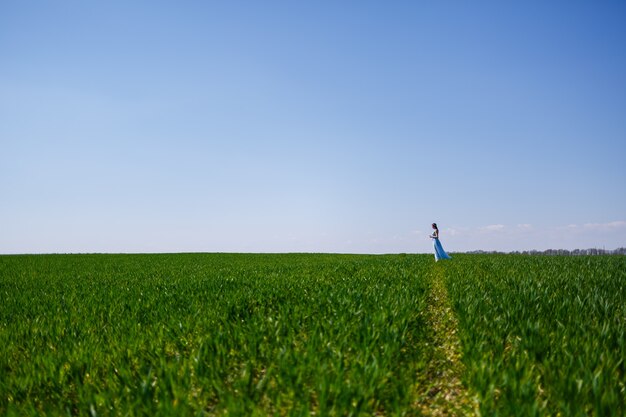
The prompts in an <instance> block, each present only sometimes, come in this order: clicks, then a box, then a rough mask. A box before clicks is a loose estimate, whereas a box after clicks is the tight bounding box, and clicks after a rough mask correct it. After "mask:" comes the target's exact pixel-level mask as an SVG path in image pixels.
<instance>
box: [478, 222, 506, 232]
mask: <svg viewBox="0 0 626 417" xmlns="http://www.w3.org/2000/svg"><path fill="white" fill-rule="evenodd" d="M482 230H483V231H486V232H499V231H501V230H504V225H503V224H490V225H488V226H485V227H483V228H482Z"/></svg>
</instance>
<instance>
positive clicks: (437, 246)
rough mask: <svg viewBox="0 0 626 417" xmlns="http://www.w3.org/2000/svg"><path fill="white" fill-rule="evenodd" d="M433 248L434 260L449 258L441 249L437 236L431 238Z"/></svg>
mask: <svg viewBox="0 0 626 417" xmlns="http://www.w3.org/2000/svg"><path fill="white" fill-rule="evenodd" d="M433 248H435V261H438V260H439V259H451V258H450V255H448V254H447V253H446V251H445V250H443V246H441V242H440V241H439V238H438V237H435V238H433Z"/></svg>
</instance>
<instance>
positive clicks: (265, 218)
mask: <svg viewBox="0 0 626 417" xmlns="http://www.w3.org/2000/svg"><path fill="white" fill-rule="evenodd" d="M296 3H297V4H296ZM624 45H626V4H625V3H624V2H591V1H588V2H583V1H568V2H539V1H538V2H517V4H507V5H505V4H504V2H432V3H431V4H426V2H330V1H329V2H326V1H324V2H308V4H305V2H286V1H285V2H271V1H270V2H247V3H245V2H201V1H186V2H166V1H150V2H148V1H143V2H142V1H133V2H122V1H108V2H82V1H47V2H46V1H41V2H35V3H32V2H21V1H5V2H2V3H1V4H0V63H1V64H0V145H1V149H2V151H1V152H0V196H1V197H0V201H1V204H0V253H31V252H33V253H37V252H178V251H242V252H300V251H306V252H311V251H312V252H356V253H390V252H391V253H393V252H428V251H430V250H431V242H430V239H428V237H427V235H428V234H429V233H430V224H431V223H432V222H437V223H438V224H439V225H440V229H441V237H442V243H443V244H444V247H445V248H446V249H448V250H450V251H465V250H474V249H485V250H490V249H497V250H506V251H508V250H524V249H547V248H568V249H573V248H577V247H578V248H588V247H606V248H607V249H612V248H615V247H619V246H626V192H625V191H626V186H625V184H626V48H625V47H624Z"/></svg>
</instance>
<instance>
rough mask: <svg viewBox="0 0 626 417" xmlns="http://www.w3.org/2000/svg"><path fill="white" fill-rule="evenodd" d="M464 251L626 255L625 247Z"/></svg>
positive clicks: (563, 254) (523, 253)
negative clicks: (610, 248) (611, 248)
mask: <svg viewBox="0 0 626 417" xmlns="http://www.w3.org/2000/svg"><path fill="white" fill-rule="evenodd" d="M465 253H478V254H480V253H509V254H516V255H548V256H557V255H559V256H581V255H626V248H617V249H613V250H609V249H598V248H591V249H574V250H567V249H546V250H544V251H540V250H534V249H533V250H525V251H513V252H500V251H484V250H475V251H469V252H465Z"/></svg>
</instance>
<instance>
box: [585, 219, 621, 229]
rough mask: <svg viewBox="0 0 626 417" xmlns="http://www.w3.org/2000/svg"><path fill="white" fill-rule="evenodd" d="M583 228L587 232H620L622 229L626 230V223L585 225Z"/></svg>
mask: <svg viewBox="0 0 626 417" xmlns="http://www.w3.org/2000/svg"><path fill="white" fill-rule="evenodd" d="M583 228H585V229H587V230H589V229H595V230H600V231H611V230H619V229H622V228H626V221H623V220H618V221H614V222H608V223H585V224H584V225H583Z"/></svg>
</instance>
